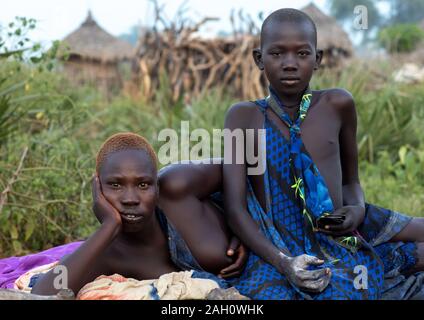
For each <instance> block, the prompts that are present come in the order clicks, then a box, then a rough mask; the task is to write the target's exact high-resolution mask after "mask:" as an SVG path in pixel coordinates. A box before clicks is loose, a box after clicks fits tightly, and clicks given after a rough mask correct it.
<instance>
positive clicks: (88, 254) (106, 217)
mask: <svg viewBox="0 0 424 320" xmlns="http://www.w3.org/2000/svg"><path fill="white" fill-rule="evenodd" d="M93 180H94V181H93V199H94V200H93V201H94V205H93V209H94V211H95V212H98V213H99V214H98V218H99V220H100V221H101V222H102V224H101V226H100V228H99V229H98V230H97V231H96V232H95V233H94V234H93V235H92V236H91V237H90V238H89V239H87V240H86V241H85V242H84V243H83V244H82V245H81V246H80V247H79V248H78V249H77V250H76V251H75V252H74V253H72V254H71V255H69V256H67V257H65V258H64V259H63V260H62V261H60V263H59V265H61V266H64V267H65V268H66V270H67V282H68V288H69V289H71V290H72V291H73V292H74V293H75V295H76V294H77V293H78V291H79V290H80V289H81V288H82V287H83V286H84V285H85V284H87V283H88V282H90V281H93V280H94V279H95V278H96V277H97V276H99V275H100V274H99V272H101V271H100V270H99V268H98V267H97V268H96V267H95V266H96V265H97V264H98V263H97V262H98V261H97V260H98V259H99V257H100V256H101V254H102V252H104V250H105V249H106V248H107V247H108V246H109V245H110V243H111V242H112V241H113V240H114V239H115V237H116V235H117V234H118V233H119V231H120V228H121V220H120V216H119V213H118V212H116V210H115V209H114V208H113V207H112V205H110V204H109V202H107V200H106V199H105V198H104V197H103V195H102V194H101V189H100V183H99V181H98V179H93ZM65 275H66V274H65ZM56 277H58V274H57V273H55V272H54V269H53V270H51V271H49V272H48V273H46V274H45V275H43V276H42V277H40V279H39V280H38V281H37V283H36V284H35V286H34V288H33V289H32V291H31V293H34V294H39V295H54V294H57V293H58V292H59V291H60V290H61V289H64V288H55V285H54V282H55V278H56Z"/></svg>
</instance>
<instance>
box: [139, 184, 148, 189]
mask: <svg viewBox="0 0 424 320" xmlns="http://www.w3.org/2000/svg"><path fill="white" fill-rule="evenodd" d="M138 186H139V187H140V188H141V189H146V188H147V187H148V186H149V184H147V183H146V182H140V183H139V184H138Z"/></svg>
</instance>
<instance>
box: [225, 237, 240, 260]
mask: <svg viewBox="0 0 424 320" xmlns="http://www.w3.org/2000/svg"><path fill="white" fill-rule="evenodd" d="M239 246H240V240H239V239H238V238H237V237H236V236H232V237H231V240H230V244H229V246H228V249H227V255H228V256H233V255H234V253H235V251H236V250H237V248H238V247H239Z"/></svg>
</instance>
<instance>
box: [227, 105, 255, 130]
mask: <svg viewBox="0 0 424 320" xmlns="http://www.w3.org/2000/svg"><path fill="white" fill-rule="evenodd" d="M262 118H263V115H262V112H261V111H260V109H259V107H258V106H257V105H256V104H255V103H254V102H251V101H241V102H237V103H235V104H233V105H232V106H231V107H230V108H229V109H228V111H227V114H226V115H225V123H226V126H228V127H234V126H235V127H239V128H252V126H253V127H256V124H257V123H259V121H260V120H261V119H262Z"/></svg>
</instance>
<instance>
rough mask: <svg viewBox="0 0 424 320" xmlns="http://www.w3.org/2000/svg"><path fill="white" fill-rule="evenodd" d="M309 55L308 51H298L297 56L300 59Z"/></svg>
mask: <svg viewBox="0 0 424 320" xmlns="http://www.w3.org/2000/svg"><path fill="white" fill-rule="evenodd" d="M309 54H310V53H309V51H299V56H301V57H305V56H308V55H309Z"/></svg>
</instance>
